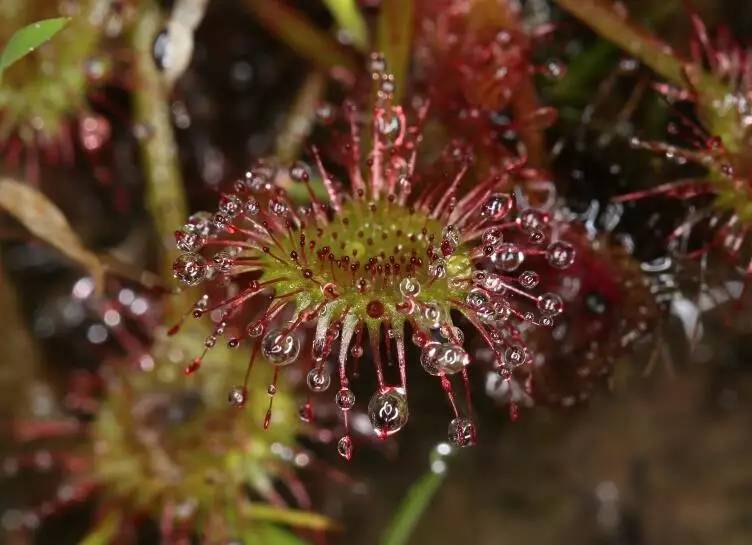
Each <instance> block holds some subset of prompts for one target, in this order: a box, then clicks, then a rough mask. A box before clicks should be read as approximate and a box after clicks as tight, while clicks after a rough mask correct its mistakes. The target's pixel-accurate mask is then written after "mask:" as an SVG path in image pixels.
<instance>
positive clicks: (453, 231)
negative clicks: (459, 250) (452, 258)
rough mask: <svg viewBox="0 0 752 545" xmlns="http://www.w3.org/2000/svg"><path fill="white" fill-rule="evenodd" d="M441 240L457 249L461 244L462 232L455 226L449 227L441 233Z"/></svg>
mask: <svg viewBox="0 0 752 545" xmlns="http://www.w3.org/2000/svg"><path fill="white" fill-rule="evenodd" d="M441 238H442V239H443V240H446V241H448V242H450V243H451V244H452V245H454V246H455V247H457V246H458V245H459V243H460V231H459V229H457V228H456V227H455V226H454V225H447V226H446V227H444V229H442V231H441Z"/></svg>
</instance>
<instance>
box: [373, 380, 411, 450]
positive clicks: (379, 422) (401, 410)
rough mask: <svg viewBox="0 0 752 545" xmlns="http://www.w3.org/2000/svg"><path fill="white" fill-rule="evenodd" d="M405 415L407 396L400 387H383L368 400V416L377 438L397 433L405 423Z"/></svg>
mask: <svg viewBox="0 0 752 545" xmlns="http://www.w3.org/2000/svg"><path fill="white" fill-rule="evenodd" d="M407 417H408V408H407V397H406V395H405V391H404V390H403V389H402V388H395V387H387V388H384V389H383V390H381V391H379V392H376V393H375V394H374V395H373V397H371V401H369V402H368V418H369V419H370V420H371V425H372V426H373V429H374V431H375V432H376V435H378V436H379V438H382V439H384V438H386V437H389V436H390V435H393V434H395V433H397V432H398V431H399V430H401V429H402V428H403V427H404V426H405V424H407Z"/></svg>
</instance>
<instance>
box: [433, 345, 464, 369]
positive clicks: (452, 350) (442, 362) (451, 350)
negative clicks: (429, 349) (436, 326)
mask: <svg viewBox="0 0 752 545" xmlns="http://www.w3.org/2000/svg"><path fill="white" fill-rule="evenodd" d="M468 365H470V356H469V355H468V354H467V352H466V351H465V349H464V348H462V347H461V346H459V345H456V344H451V343H446V344H441V345H440V347H439V349H438V350H437V358H436V367H437V368H438V369H439V370H440V371H442V372H444V373H446V374H447V375H453V374H455V373H459V372H460V371H462V370H463V369H464V368H465V367H467V366H468Z"/></svg>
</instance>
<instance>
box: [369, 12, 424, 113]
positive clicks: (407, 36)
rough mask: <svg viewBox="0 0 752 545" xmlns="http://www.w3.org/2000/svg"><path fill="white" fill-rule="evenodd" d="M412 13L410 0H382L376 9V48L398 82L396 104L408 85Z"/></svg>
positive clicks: (395, 95) (412, 24) (395, 96)
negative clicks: (378, 8) (378, 9)
mask: <svg viewBox="0 0 752 545" xmlns="http://www.w3.org/2000/svg"><path fill="white" fill-rule="evenodd" d="M414 13H415V6H414V5H413V0H384V1H383V2H382V3H381V9H380V11H379V20H378V24H377V27H378V28H377V35H378V50H379V52H380V53H383V54H384V58H385V59H386V63H387V71H389V72H390V73H391V74H393V75H394V80H395V81H396V83H397V88H396V90H395V92H394V102H395V103H396V104H399V103H400V102H401V99H402V97H403V96H404V95H405V87H406V86H407V80H408V71H409V69H410V55H411V54H412V41H413V26H414V23H413V18H414Z"/></svg>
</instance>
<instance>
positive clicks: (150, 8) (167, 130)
mask: <svg viewBox="0 0 752 545" xmlns="http://www.w3.org/2000/svg"><path fill="white" fill-rule="evenodd" d="M161 21H162V16H161V13H160V10H159V8H158V7H157V6H156V4H155V3H154V2H152V1H151V0H147V1H145V2H143V3H142V9H141V10H140V13H139V18H138V21H137V22H136V25H135V28H134V31H133V36H132V40H133V49H134V52H135V56H136V58H135V71H136V85H135V86H134V89H135V90H134V102H135V104H134V105H135V117H136V123H137V124H138V126H139V127H140V128H142V129H143V133H144V134H142V135H141V138H140V147H141V160H142V162H143V168H144V172H145V175H146V208H147V210H148V211H149V214H150V215H151V218H152V221H153V222H154V228H155V229H156V231H157V235H158V240H159V243H160V250H161V257H160V274H161V275H162V277H163V279H164V280H165V281H166V282H167V283H168V285H169V284H171V283H172V281H173V280H172V273H171V264H172V261H173V259H174V256H175V250H173V232H174V231H175V229H178V228H179V227H180V226H181V225H182V224H183V223H184V222H185V218H186V215H187V204H186V198H185V193H184V189H183V181H182V178H181V176H180V170H179V167H178V162H177V157H178V152H177V146H176V144H175V137H174V134H173V129H172V122H171V119H170V108H169V96H168V95H169V93H168V89H167V85H166V83H165V82H164V81H163V79H162V78H161V76H160V74H159V72H158V71H157V69H156V67H155V66H154V62H153V60H152V44H153V42H154V37H155V36H156V35H157V33H158V32H159V29H160V24H161Z"/></svg>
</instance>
